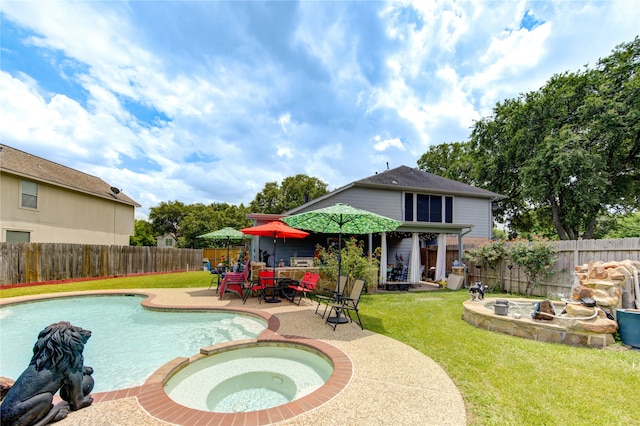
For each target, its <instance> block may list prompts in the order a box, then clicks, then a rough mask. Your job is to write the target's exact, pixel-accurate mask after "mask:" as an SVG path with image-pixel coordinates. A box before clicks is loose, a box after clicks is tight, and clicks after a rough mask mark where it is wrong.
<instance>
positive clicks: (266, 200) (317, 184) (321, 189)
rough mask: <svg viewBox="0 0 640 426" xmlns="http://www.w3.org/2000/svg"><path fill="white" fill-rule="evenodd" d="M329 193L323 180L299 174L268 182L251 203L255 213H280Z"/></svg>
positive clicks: (250, 206)
mask: <svg viewBox="0 0 640 426" xmlns="http://www.w3.org/2000/svg"><path fill="white" fill-rule="evenodd" d="M326 193H327V184H326V183H324V182H322V181H321V180H319V179H317V178H314V177H309V176H307V175H302V174H298V175H295V176H289V177H287V178H285V179H284V180H283V181H282V185H280V186H279V185H278V183H277V182H267V183H266V184H265V186H264V188H263V189H262V191H261V192H259V193H258V194H257V195H256V197H255V198H254V199H253V201H251V203H250V204H249V208H250V209H251V210H252V211H253V212H254V213H271V214H279V213H283V212H286V211H287V210H291V209H293V208H295V207H298V206H299V205H301V204H304V203H305V202H307V201H310V200H313V199H315V198H318V197H320V196H322V195H324V194H326Z"/></svg>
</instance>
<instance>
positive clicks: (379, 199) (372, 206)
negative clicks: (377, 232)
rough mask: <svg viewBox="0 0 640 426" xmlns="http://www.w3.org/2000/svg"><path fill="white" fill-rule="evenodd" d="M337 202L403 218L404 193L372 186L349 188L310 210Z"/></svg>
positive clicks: (395, 217) (392, 217)
mask: <svg viewBox="0 0 640 426" xmlns="http://www.w3.org/2000/svg"><path fill="white" fill-rule="evenodd" d="M335 203H346V204H349V205H351V206H353V207H356V208H359V209H363V210H368V211H370V212H374V213H377V214H380V215H382V216H386V217H389V218H391V219H396V220H402V193H400V192H396V191H385V190H379V189H372V188H349V189H347V190H345V191H342V192H339V193H337V194H335V195H333V196H332V197H330V198H328V199H326V200H322V201H320V202H318V203H316V204H314V205H313V206H312V207H310V208H309V210H316V209H319V208H323V207H329V206H332V205H334V204H335Z"/></svg>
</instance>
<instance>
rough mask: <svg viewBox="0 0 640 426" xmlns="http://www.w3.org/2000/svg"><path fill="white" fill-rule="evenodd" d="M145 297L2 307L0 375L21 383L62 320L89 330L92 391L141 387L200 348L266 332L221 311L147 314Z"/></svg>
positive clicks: (262, 324)
mask: <svg viewBox="0 0 640 426" xmlns="http://www.w3.org/2000/svg"><path fill="white" fill-rule="evenodd" d="M141 301H142V297H127V296H87V297H75V298H59V299H48V300H45V301H37V302H29V303H21V304H17V305H11V306H6V307H2V308H0V331H1V332H0V348H1V349H0V376H4V377H9V378H12V379H14V380H15V379H17V378H18V376H19V375H20V374H21V373H22V372H23V371H24V369H25V368H26V367H27V366H28V365H29V361H30V360H31V356H32V355H33V345H34V344H35V342H36V340H37V338H38V333H40V331H42V330H43V329H44V328H45V327H46V326H48V325H50V324H53V323H56V322H58V321H69V322H70V323H71V324H73V325H75V326H79V327H82V328H85V329H87V330H91V338H90V339H89V341H88V342H87V344H86V346H85V348H84V352H83V354H84V365H88V366H91V367H93V369H94V374H93V378H94V379H95V387H94V389H93V392H103V391H111V390H117V389H125V388H129V387H134V386H139V385H141V384H143V383H144V381H145V380H146V379H147V377H149V376H150V375H151V374H152V373H153V372H154V371H155V370H157V369H158V368H159V367H161V366H162V365H164V364H165V363H167V362H168V361H171V360H172V359H174V358H176V357H180V356H183V357H188V356H192V355H194V354H197V353H199V351H200V348H202V347H206V346H211V345H216V344H219V343H224V342H228V341H232V340H240V339H250V338H255V337H257V336H258V335H259V334H261V333H262V332H263V331H264V330H265V329H266V327H267V324H266V321H264V320H259V319H257V318H254V317H250V316H245V315H236V314H227V313H218V312H176V311H152V310H147V309H144V308H143V307H142V306H141V305H140V302H141Z"/></svg>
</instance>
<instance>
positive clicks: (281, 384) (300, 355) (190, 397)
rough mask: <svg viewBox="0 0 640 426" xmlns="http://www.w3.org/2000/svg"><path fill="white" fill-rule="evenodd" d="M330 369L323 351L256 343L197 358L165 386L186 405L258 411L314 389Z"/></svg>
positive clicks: (225, 411) (235, 410) (231, 411)
mask: <svg viewBox="0 0 640 426" xmlns="http://www.w3.org/2000/svg"><path fill="white" fill-rule="evenodd" d="M332 373H333V366H332V364H331V363H330V362H329V361H328V360H327V359H326V358H325V357H323V356H320V355H319V354H317V353H315V352H313V351H311V350H307V349H302V348H299V347H296V346H295V345H294V346H291V345H278V346H260V345H257V346H254V347H249V348H241V349H234V350H229V351H225V352H221V353H217V354H214V355H210V356H207V357H206V358H203V359H200V360H197V361H195V362H193V363H191V364H189V365H188V366H187V367H185V368H183V369H182V370H180V371H178V372H177V373H176V374H175V375H173V376H172V377H171V378H170V379H169V380H168V381H167V383H166V385H165V388H164V389H165V392H166V393H167V395H169V397H170V398H171V399H173V400H174V401H176V402H177V403H179V404H181V405H184V406H186V407H190V408H195V409H197V410H203V411H212V412H218V413H240V412H248V411H257V410H263V409H267V408H272V407H276V406H278V405H282V404H286V403H288V402H290V401H293V400H295V399H298V398H301V397H303V396H305V395H308V394H309V393H311V392H313V391H315V390H316V389H318V388H320V387H321V386H322V385H324V384H325V383H326V382H327V380H328V379H329V377H330V376H331V374H332Z"/></svg>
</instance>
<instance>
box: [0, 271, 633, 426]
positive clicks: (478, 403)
mask: <svg viewBox="0 0 640 426" xmlns="http://www.w3.org/2000/svg"><path fill="white" fill-rule="evenodd" d="M210 279H211V276H210V275H209V274H203V273H202V272H189V273H181V274H162V275H147V276H139V277H124V278H114V279H106V280H96V281H85V282H77V283H69V284H57V285H41V286H33V287H22V288H14V289H7V290H2V291H0V297H12V296H19V295H28V294H40V293H55V292H60V291H75V290H95V289H131V288H154V287H156V288H159V287H160V288H167V287H184V288H188V287H202V286H208V285H209V281H210ZM467 297H468V295H467V294H466V292H463V291H458V292H453V291H448V290H443V291H439V292H422V293H414V292H411V293H406V292H403V293H386V294H373V295H370V294H367V295H364V296H363V300H362V302H361V304H360V306H361V308H360V309H361V310H360V312H361V314H362V317H363V322H364V324H365V327H366V328H367V329H369V330H372V331H375V332H378V333H380V334H384V335H386V336H389V337H392V338H394V339H396V340H399V341H401V342H404V343H406V344H408V345H410V346H412V347H414V348H416V349H417V350H418V351H420V352H422V353H423V354H425V355H427V356H428V357H430V358H432V359H433V360H434V361H436V362H437V363H438V364H439V365H440V366H441V367H442V368H443V369H444V370H445V371H446V372H447V373H448V375H449V376H450V377H451V379H452V380H453V381H454V383H455V384H456V386H457V387H458V389H459V390H460V392H461V393H462V396H463V398H464V401H465V404H466V408H467V419H468V424H470V425H525V424H526V425H560V424H572V425H574V424H575V425H583V424H584V425H586V424H589V425H632V424H634V425H638V424H640V410H638V401H639V400H640V353H639V352H638V351H625V350H601V349H588V348H578V347H572V346H567V345H561V344H553V343H543V342H535V341H532V340H526V339H520V338H517V337H512V336H507V335H504V334H499V333H492V332H489V331H487V330H483V329H480V328H476V327H473V326H471V325H469V324H467V323H466V322H464V321H463V320H462V319H461V316H462V302H463V301H464V300H466V299H467ZM615 348H618V349H620V346H619V345H617V346H615ZM615 348H614V349H615ZM389 368H393V364H392V362H391V361H390V364H389ZM433 397H434V398H437V394H434V395H433ZM425 403H428V401H426V402H425Z"/></svg>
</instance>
